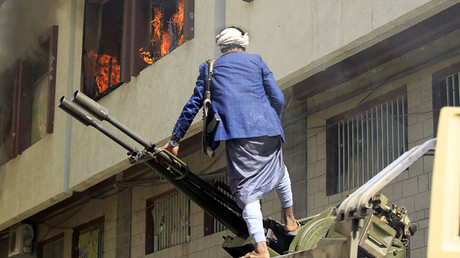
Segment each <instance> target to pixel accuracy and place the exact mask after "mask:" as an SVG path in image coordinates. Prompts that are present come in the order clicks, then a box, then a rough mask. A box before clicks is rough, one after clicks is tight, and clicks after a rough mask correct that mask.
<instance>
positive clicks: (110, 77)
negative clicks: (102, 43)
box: [88, 50, 120, 93]
mask: <svg viewBox="0 0 460 258" xmlns="http://www.w3.org/2000/svg"><path fill="white" fill-rule="evenodd" d="M88 57H89V58H94V59H95V58H96V57H97V54H96V52H95V51H94V50H92V51H90V53H89V54H88ZM94 76H95V77H96V78H95V81H96V83H97V89H98V92H99V93H102V92H104V91H105V90H107V89H108V88H109V87H111V86H112V85H116V84H118V83H120V64H119V63H118V59H117V58H116V57H113V56H110V55H107V54H101V55H99V57H98V58H97V65H96V71H95V72H94ZM109 84H110V85H109Z"/></svg>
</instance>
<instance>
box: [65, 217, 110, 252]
mask: <svg viewBox="0 0 460 258" xmlns="http://www.w3.org/2000/svg"><path fill="white" fill-rule="evenodd" d="M104 222H105V216H101V217H98V218H96V219H94V220H91V221H89V222H87V223H84V224H81V225H79V226H77V227H74V228H73V233H72V258H78V244H79V233H80V232H81V231H83V230H85V229H89V228H92V227H96V226H99V225H102V228H103V230H102V244H104V237H105V227H104ZM102 253H104V249H103V250H102Z"/></svg>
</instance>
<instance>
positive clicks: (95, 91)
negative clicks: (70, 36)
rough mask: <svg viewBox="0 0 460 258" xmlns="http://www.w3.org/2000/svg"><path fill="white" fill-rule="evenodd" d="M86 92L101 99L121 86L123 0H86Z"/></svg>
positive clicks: (84, 74)
mask: <svg viewBox="0 0 460 258" xmlns="http://www.w3.org/2000/svg"><path fill="white" fill-rule="evenodd" d="M84 26H85V31H84V43H83V44H84V46H83V92H85V93H86V94H87V95H89V96H91V97H92V98H94V99H99V98H101V97H102V96H104V95H106V94H108V93H109V92H110V91H112V90H114V89H115V88H117V87H118V86H120V84H121V83H120V82H121V81H120V71H121V65H120V55H121V50H122V49H121V37H122V26H123V0H110V1H94V0H93V1H91V0H87V1H86V4H85V25H84Z"/></svg>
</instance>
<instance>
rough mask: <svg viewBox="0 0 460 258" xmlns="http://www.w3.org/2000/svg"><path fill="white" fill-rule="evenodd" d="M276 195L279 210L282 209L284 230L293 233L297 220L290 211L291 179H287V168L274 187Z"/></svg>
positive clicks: (291, 204)
mask: <svg viewBox="0 0 460 258" xmlns="http://www.w3.org/2000/svg"><path fill="white" fill-rule="evenodd" d="M276 193H277V194H278V198H279V199H280V202H281V208H282V209H283V216H284V222H285V223H286V225H285V226H284V230H286V231H294V230H296V229H297V227H298V225H297V220H296V219H295V217H294V212H293V209H292V206H293V204H294V203H293V200H292V190H291V179H290V178H289V173H288V171H287V168H285V170H284V177H283V179H281V182H280V183H279V184H278V186H277V187H276Z"/></svg>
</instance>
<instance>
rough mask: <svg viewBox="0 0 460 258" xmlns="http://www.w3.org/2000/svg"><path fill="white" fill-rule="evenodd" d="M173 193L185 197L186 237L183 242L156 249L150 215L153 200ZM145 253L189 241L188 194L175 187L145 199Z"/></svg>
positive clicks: (189, 215) (152, 219)
mask: <svg viewBox="0 0 460 258" xmlns="http://www.w3.org/2000/svg"><path fill="white" fill-rule="evenodd" d="M173 194H180V195H183V196H184V197H185V198H186V201H187V203H188V218H187V220H188V239H186V240H185V241H184V242H182V243H179V244H176V245H170V246H167V247H166V248H163V249H158V250H155V246H154V236H155V229H154V223H155V221H154V218H153V215H152V211H153V210H154V208H155V201H157V200H159V199H162V198H165V197H167V196H171V195H173ZM145 212H146V213H145V255H147V254H151V253H155V252H159V251H161V250H165V249H168V248H171V247H174V246H177V245H180V244H183V243H185V242H188V241H190V236H191V225H190V223H191V200H190V198H189V197H188V196H186V195H185V194H184V193H182V192H180V191H178V190H177V189H171V190H169V191H166V192H164V193H161V194H158V195H156V196H154V197H152V198H149V199H147V200H146V209H145Z"/></svg>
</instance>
